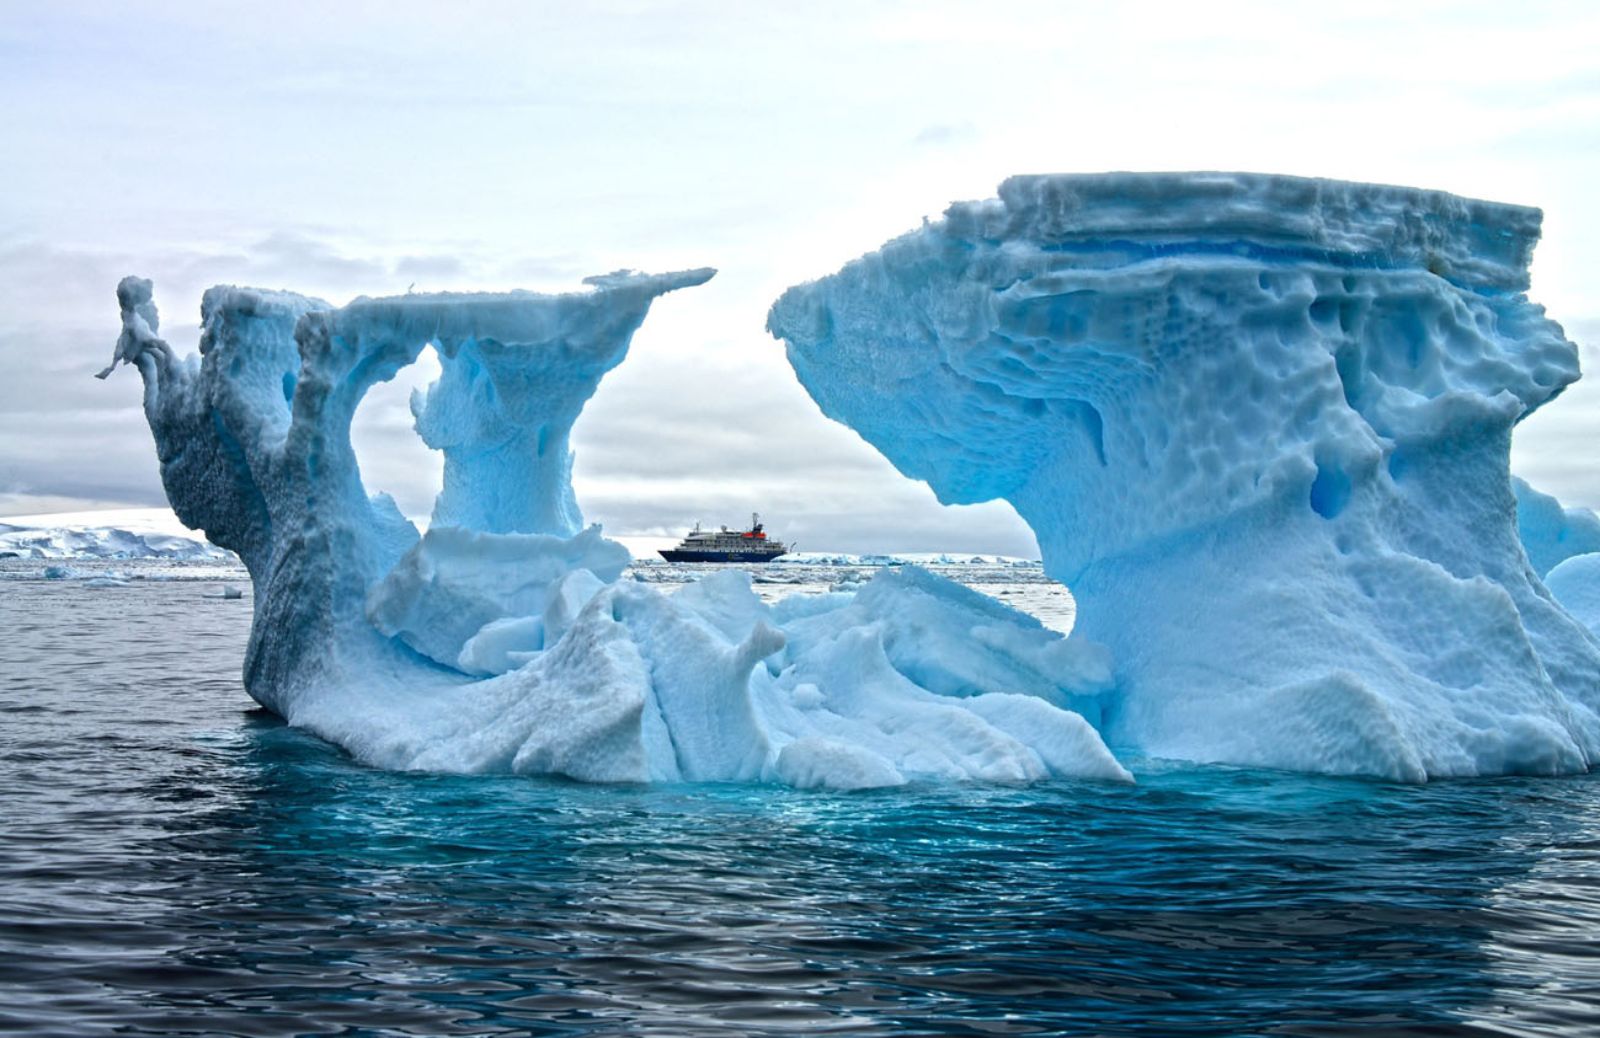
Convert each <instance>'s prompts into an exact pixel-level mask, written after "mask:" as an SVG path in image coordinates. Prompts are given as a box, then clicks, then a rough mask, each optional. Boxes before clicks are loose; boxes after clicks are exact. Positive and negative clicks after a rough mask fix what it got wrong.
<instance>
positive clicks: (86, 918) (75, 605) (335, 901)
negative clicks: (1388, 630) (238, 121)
mask: <svg viewBox="0 0 1600 1038" xmlns="http://www.w3.org/2000/svg"><path fill="white" fill-rule="evenodd" d="M216 592H217V589H216V586H215V585H213V584H201V583H153V582H148V581H146V582H135V583H134V584H133V585H131V586H129V587H123V588H101V589H93V588H88V587H85V586H83V583H82V582H81V581H53V582H42V581H19V580H10V581H4V580H0V1030H3V1031H8V1032H16V1033H33V1034H41V1035H45V1034H48V1035H62V1034H103V1033H113V1032H114V1033H117V1034H128V1035H180V1034H207V1035H210V1034H238V1035H289V1034H296V1035H300V1034H316V1035H324V1034H326V1035H391V1034H393V1035H497V1034H667V1035H684V1034H700V1033H718V1034H775V1033H785V1034H792V1033H793V1034H823V1033H838V1034H888V1033H893V1034H938V1035H965V1034H971V1035H979V1034H981V1035H1011V1034H1060V1033H1071V1034H1097V1035H1337V1034H1354V1033H1361V1034H1397V1035H1407V1034H1410V1035H1424V1034H1427V1035H1435V1034H1437V1035H1444V1034H1461V1033H1472V1034H1585V1033H1600V782H1597V781H1596V780H1595V779H1593V778H1582V779H1572V780H1557V781H1550V780H1544V781H1539V780H1507V781H1494V782H1459V783H1448V784H1440V785H1434V786H1428V787H1422V788H1411V787H1402V786H1392V785H1383V784H1377V783H1368V782H1357V781H1335V780H1318V779H1309V778H1304V777H1297V776H1293V775H1285V774H1277V773H1265V772H1246V771H1235V770H1228V769H1215V768H1211V769H1177V768H1170V767H1169V768H1161V767H1156V766H1153V765H1148V764H1147V765H1144V766H1142V767H1140V768H1139V778H1140V783H1139V785H1138V786H1137V787H1135V788H1121V787H1114V786H1106V785H1097V784H1089V783H1058V784H1047V785H1038V786H1028V787H1023V788H973V787H940V788H923V789H914V790H910V791H898V792H887V793H884V792H876V793H868V794H854V795H828V794H816V793H795V792H790V791H785V790H781V789H770V788H758V787H745V786H734V787H711V786H680V787H672V788H596V787H585V786H580V785H575V784H570V783H559V782H539V781H529V780H522V779H517V780H505V779H487V778H482V779H471V778H448V777H438V776H427V775H396V774H384V773H379V772H374V771H370V770H366V769H363V768H360V767H357V766H354V765H352V764H351V763H350V762H348V761H347V760H345V759H344V758H343V757H342V756H341V755H340V754H338V753H337V752H336V751H333V750H331V749H329V748H328V747H326V746H324V745H323V744H321V743H319V742H317V741H316V740H314V739H311V738H308V737H306V736H303V735H300V734H299V733H297V732H294V731H292V730H290V729H288V728H286V727H284V726H283V725H281V724H279V723H277V722H275V721H274V720H272V719H271V718H270V717H268V716H266V715H264V714H262V713H260V712H256V711H253V710H251V709H250V706H249V703H248V701H247V700H246V699H245V698H244V696H243V694H242V692H241V691H240V690H239V687H238V680H237V676H236V670H237V666H238V661H239V657H240V653H241V651H242V646H243V641H244V637H245V633H246V630H247V627H248V623H249V615H248V610H249V605H248V602H241V601H223V600H220V599H216V598H208V597H205V596H207V595H215V594H216Z"/></svg>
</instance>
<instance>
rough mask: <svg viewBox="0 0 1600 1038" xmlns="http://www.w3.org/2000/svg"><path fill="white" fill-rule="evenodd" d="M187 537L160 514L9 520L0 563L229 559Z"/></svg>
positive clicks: (2, 522)
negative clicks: (11, 559) (11, 560)
mask: <svg viewBox="0 0 1600 1038" xmlns="http://www.w3.org/2000/svg"><path fill="white" fill-rule="evenodd" d="M185 533H187V531H185V530H183V528H182V526H181V525H179V524H178V523H177V520H176V519H175V518H174V517H173V516H172V513H170V512H168V511H167V510H166V509H164V508H161V509H157V508H150V509H142V508H135V509H114V510H108V511H103V512H56V513H50V514H43V515H23V516H10V517H6V518H0V558H9V557H14V558H23V559H181V560H212V561H220V560H225V559H228V558H230V556H229V554H228V552H226V551H223V550H222V549H221V548H218V547H216V546H215V545H213V544H207V543H206V542H205V540H204V539H201V538H197V537H194V536H185V535H184V534H185Z"/></svg>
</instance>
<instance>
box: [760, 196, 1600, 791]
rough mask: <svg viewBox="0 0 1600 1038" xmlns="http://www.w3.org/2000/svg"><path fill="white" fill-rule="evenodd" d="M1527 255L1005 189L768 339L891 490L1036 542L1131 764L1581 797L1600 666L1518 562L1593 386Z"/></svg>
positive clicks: (881, 260) (1253, 206) (1180, 205)
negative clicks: (1527, 428) (1103, 656)
mask: <svg viewBox="0 0 1600 1038" xmlns="http://www.w3.org/2000/svg"><path fill="white" fill-rule="evenodd" d="M1539 224H1540V213H1539V212H1538V211H1537V210H1535V209H1529V208H1522V207H1518V206H1511V205H1500V204H1495V203H1490V202H1482V201H1473V200H1469V199H1463V198H1458V197H1455V196H1452V195H1448V194H1444V193H1441V192H1435V191H1422V190H1413V189H1409V188H1401V187H1385V186H1375V185H1366V184H1352V183H1342V182H1335V181H1327V180H1313V179H1302V178H1296V177H1280V176H1264V175H1253V174H1231V173H1192V174H1137V173H1116V174H1108V175H1099V176H1023V177H1014V178H1012V179H1010V180H1007V181H1006V182H1005V183H1003V184H1002V185H1001V186H1000V190H999V198H997V199H992V200H988V201H982V202H969V203H959V204H956V205H953V206H951V207H950V208H949V209H948V210H947V211H946V213H945V214H944V218H943V219H941V220H938V221H933V222H928V223H925V224H924V226H922V227H921V228H920V229H918V230H915V231H912V232H911V233H909V234H906V235H904V236H903V237H900V238H897V239H895V240H893V241H891V242H889V243H888V244H886V245H884V246H883V247H882V248H881V249H880V250H879V251H877V252H874V253H872V254H870V255H867V256H864V257H862V258H860V259H857V260H855V261H853V262H851V263H849V264H847V265H846V266H845V267H844V268H843V269H841V270H840V271H839V272H838V273H836V274H832V275H830V276H828V277H824V278H822V279H820V280H818V281H815V282H812V283H809V284H805V285H800V286H797V287H795V288H792V289H790V290H789V291H788V292H786V293H785V294H784V295H783V296H782V297H781V298H780V299H779V300H778V301H777V302H776V303H775V304H774V305H773V307H772V309H771V313H770V315H769V318H768V327H769V329H770V331H771V332H772V333H773V334H774V335H775V336H777V337H779V338H781V339H782V340H784V342H785V343H786V348H787V354H788V358H789V361H790V363H791V364H792V366H793V368H794V370H795V372H796V373H797V375H798V376H799V378H800V381H801V382H802V384H803V385H804V386H805V387H806V389H807V391H808V392H810V394H811V395H812V396H813V397H814V398H815V399H816V401H817V403H818V404H819V405H820V406H821V407H822V410H823V411H824V413H826V414H827V415H828V416H830V417H832V418H834V419H836V420H838V421H840V422H843V423H844V424H846V425H848V426H850V427H851V428H853V429H855V430H856V431H857V432H859V433H860V434H861V435H862V436H863V437H865V438H866V439H867V441H868V442H870V443H872V444H873V445H874V446H876V447H877V448H878V449H879V450H881V451H882V452H883V453H884V454H885V455H886V456H887V457H888V458H889V459H890V461H892V462H893V463H894V464H895V465H896V466H897V467H898V468H899V469H900V471H902V472H903V473H905V474H906V475H908V476H911V477H913V478H916V479H921V480H925V481H926V482H927V483H928V484H929V485H930V486H932V488H933V489H934V491H935V492H936V493H937V494H938V496H939V498H940V499H941V500H942V501H944V502H947V503H972V502H980V501H987V500H991V499H996V498H999V499H1004V500H1006V501H1009V502H1011V503H1012V504H1013V505H1014V506H1015V507H1016V509H1017V511H1018V512H1019V513H1020V514H1021V515H1022V517H1023V518H1024V519H1025V520H1026V521H1027V522H1028V523H1029V525H1030V526H1031V527H1032V528H1033V530H1034V532H1035V534H1036V535H1037V537H1038V540H1039V543H1040V547H1041V550H1042V553H1043V556H1044V563H1045V567H1046V569H1047V571H1048V572H1049V573H1050V574H1051V575H1052V576H1054V577H1055V578H1056V579H1058V580H1060V581H1062V582H1063V583H1065V584H1067V585H1068V586H1069V587H1070V588H1071V589H1072V592H1073V594H1074V596H1075V598H1076V599H1077V602H1078V627H1077V631H1078V632H1082V633H1083V634H1085V635H1087V636H1088V637H1089V638H1090V639H1092V640H1093V641H1096V642H1099V643H1103V644H1104V645H1105V646H1107V647H1108V648H1109V649H1110V651H1111V654H1112V658H1113V659H1114V660H1115V662H1116V688H1115V690H1114V692H1111V693H1108V694H1105V695H1102V696H1100V697H1099V699H1098V701H1097V706H1098V712H1097V713H1096V712H1094V711H1092V710H1091V711H1090V712H1089V713H1087V714H1086V716H1088V717H1089V719H1090V720H1091V721H1093V722H1094V724H1095V726H1096V728H1097V730H1099V731H1100V732H1101V734H1102V735H1103V736H1104V737H1105V738H1106V740H1107V741H1108V743H1109V744H1110V745H1111V746H1112V747H1113V748H1115V749H1117V750H1118V751H1119V752H1132V753H1142V754H1149V755H1155V756H1160V757H1171V758H1181V759H1186V760H1193V761H1213V762H1227V763H1234V764H1243V765H1258V766H1268V767H1280V768H1292V769H1298V770H1308V771H1319V772H1329V773H1338V774H1364V775H1374V776H1383V777H1388V778H1394V779H1403V780H1408V781H1423V780H1426V779H1428V778H1433V777H1443V776H1466V775H1490V774H1503V773H1530V774H1556V773H1566V772H1578V771H1583V770H1585V769H1587V768H1588V767H1589V766H1590V764H1591V763H1592V762H1594V761H1595V760H1596V759H1597V757H1600V717H1597V715H1596V711H1597V709H1600V642H1597V641H1596V639H1595V637H1594V636H1593V635H1592V634H1591V633H1590V631H1589V630H1587V629H1586V628H1585V627H1584V626H1583V625H1582V624H1580V623H1578V622H1577V621H1575V620H1574V618H1573V617H1572V616H1570V615H1569V614H1568V612H1567V611H1565V610H1563V609H1562V608H1561V607H1560V606H1559V605H1557V604H1556V602H1555V601H1554V600H1553V599H1552V597H1551V595H1550V593H1549V592H1548V591H1547V590H1546V588H1545V587H1544V586H1543V584H1542V583H1541V581H1540V579H1539V572H1540V571H1536V569H1535V568H1534V566H1533V565H1530V561H1529V556H1530V554H1532V555H1533V556H1534V557H1535V559H1536V560H1537V561H1538V563H1539V564H1540V565H1543V564H1544V563H1546V562H1551V561H1552V560H1555V561H1559V559H1556V556H1557V555H1559V552H1558V551H1549V552H1547V551H1545V550H1543V549H1542V548H1537V549H1536V548H1533V547H1530V552H1529V553H1525V552H1524V550H1523V548H1522V546H1521V544H1520V543H1519V541H1518V533H1517V516H1518V502H1517V498H1516V497H1515V496H1514V494H1513V489H1512V485H1511V481H1510V478H1509V469H1508V449H1509V444H1510V438H1511V432H1512V428H1513V426H1515V425H1516V423H1517V422H1518V421H1520V420H1521V419H1522V418H1524V417H1526V416H1527V415H1528V414H1530V413H1532V412H1533V411H1534V410H1535V409H1536V408H1538V407H1539V406H1540V405H1541V404H1543V403H1545V402H1546V401H1548V400H1550V399H1551V398H1552V397H1554V396H1555V395H1556V394H1558V393H1559V392H1560V391H1561V390H1562V388H1563V387H1565V386H1566V385H1568V384H1569V383H1571V382H1572V381H1573V380H1575V379H1576V378H1577V377H1578V362H1577V353H1576V350H1575V348H1574V347H1573V345H1572V344H1571V343H1570V342H1568V341H1567V340H1566V338H1565V336H1564V335H1563V333H1562V330H1561V328H1560V326H1559V325H1557V324H1556V323H1555V322H1554V321H1551V320H1550V319H1548V318H1547V317H1546V316H1545V313H1544V310H1543V308H1541V307H1540V306H1538V305H1536V304H1534V303H1532V302H1530V301H1529V299H1528V296H1527V294H1526V293H1527V289H1528V285H1529V282H1528V263H1529V259H1530V256H1531V253H1532V250H1533V247H1534V244H1535V243H1536V241H1537V239H1538V235H1539ZM1524 513H1525V514H1526V513H1527V509H1526V508H1525V509H1524ZM1553 521H1554V520H1553ZM1560 522H1565V523H1567V525H1568V526H1569V527H1571V526H1574V525H1575V523H1576V521H1575V520H1568V519H1561V520H1559V522H1557V523H1556V524H1557V525H1559V523H1560ZM1579 525H1581V524H1579ZM1573 536H1574V537H1578V538H1580V539H1586V538H1589V537H1591V536H1592V533H1591V532H1587V531H1585V532H1583V533H1581V534H1574V535H1573ZM1535 539H1537V538H1535ZM1546 539H1547V540H1559V539H1560V538H1559V537H1556V536H1554V535H1551V537H1548V538H1546ZM1540 543H1543V542H1542V541H1541V542H1540ZM1585 543H1587V540H1585ZM1552 564H1553V562H1552ZM1573 564H1574V563H1573V562H1568V563H1566V564H1565V565H1568V566H1571V565H1573ZM1557 573H1559V569H1558V570H1557ZM1555 577H1556V574H1552V580H1554V579H1555Z"/></svg>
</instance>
